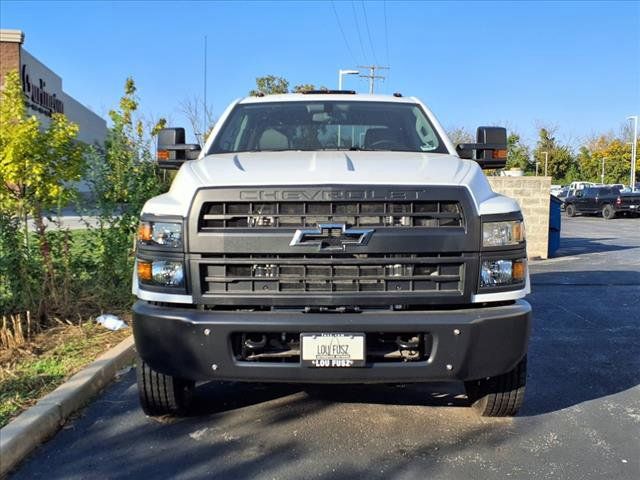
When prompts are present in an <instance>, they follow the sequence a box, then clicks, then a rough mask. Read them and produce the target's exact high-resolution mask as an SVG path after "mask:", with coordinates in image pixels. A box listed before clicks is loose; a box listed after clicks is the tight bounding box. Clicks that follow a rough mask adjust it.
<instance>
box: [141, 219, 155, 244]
mask: <svg viewBox="0 0 640 480" xmlns="http://www.w3.org/2000/svg"><path fill="white" fill-rule="evenodd" d="M151 240H152V229H151V223H150V222H140V225H138V241H140V242H150V241H151Z"/></svg>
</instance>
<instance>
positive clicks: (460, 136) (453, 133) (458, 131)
mask: <svg viewBox="0 0 640 480" xmlns="http://www.w3.org/2000/svg"><path fill="white" fill-rule="evenodd" d="M447 137H449V140H451V143H453V144H454V145H457V144H458V143H475V142H476V139H475V137H474V136H473V134H472V133H471V132H470V131H469V130H467V129H466V128H464V127H456V128H452V129H451V130H449V131H448V132H447Z"/></svg>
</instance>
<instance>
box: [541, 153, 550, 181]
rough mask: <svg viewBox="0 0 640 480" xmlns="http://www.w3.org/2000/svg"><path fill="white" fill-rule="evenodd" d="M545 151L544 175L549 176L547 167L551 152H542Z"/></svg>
mask: <svg viewBox="0 0 640 480" xmlns="http://www.w3.org/2000/svg"><path fill="white" fill-rule="evenodd" d="M540 153H544V176H545V177H546V176H547V167H548V164H549V152H540Z"/></svg>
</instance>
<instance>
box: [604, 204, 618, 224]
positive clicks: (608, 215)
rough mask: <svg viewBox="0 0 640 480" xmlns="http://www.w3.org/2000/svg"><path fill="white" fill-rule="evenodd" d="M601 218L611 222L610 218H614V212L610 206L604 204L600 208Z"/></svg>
mask: <svg viewBox="0 0 640 480" xmlns="http://www.w3.org/2000/svg"><path fill="white" fill-rule="evenodd" d="M602 216H603V217H604V219H605V220H611V219H612V218H616V211H615V210H614V208H613V207H612V206H611V205H610V204H606V205H605V206H604V207H602Z"/></svg>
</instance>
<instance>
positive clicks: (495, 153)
mask: <svg viewBox="0 0 640 480" xmlns="http://www.w3.org/2000/svg"><path fill="white" fill-rule="evenodd" d="M493 158H499V159H503V158H507V151H506V150H494V151H493Z"/></svg>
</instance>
